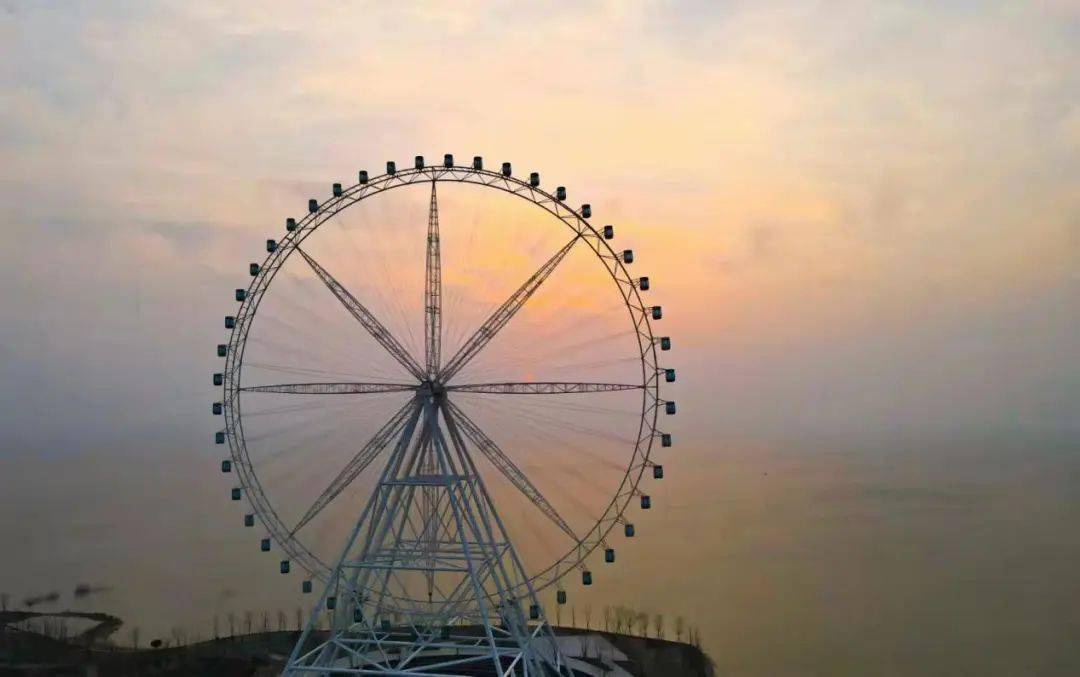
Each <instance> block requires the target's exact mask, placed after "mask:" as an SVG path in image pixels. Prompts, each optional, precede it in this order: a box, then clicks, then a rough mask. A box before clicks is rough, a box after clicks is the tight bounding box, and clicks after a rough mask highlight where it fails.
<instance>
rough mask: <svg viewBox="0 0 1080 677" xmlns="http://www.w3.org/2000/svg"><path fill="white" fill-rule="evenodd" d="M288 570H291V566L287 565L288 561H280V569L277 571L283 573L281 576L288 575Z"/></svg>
mask: <svg viewBox="0 0 1080 677" xmlns="http://www.w3.org/2000/svg"><path fill="white" fill-rule="evenodd" d="M290 568H291V566H290V565H289V560H287V559H283V560H281V567H280V569H279V570H280V571H281V573H283V574H287V573H289V569H290Z"/></svg>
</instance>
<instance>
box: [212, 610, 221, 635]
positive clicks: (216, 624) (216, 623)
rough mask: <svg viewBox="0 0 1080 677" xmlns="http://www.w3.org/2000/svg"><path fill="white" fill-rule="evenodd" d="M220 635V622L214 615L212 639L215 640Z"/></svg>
mask: <svg viewBox="0 0 1080 677" xmlns="http://www.w3.org/2000/svg"><path fill="white" fill-rule="evenodd" d="M220 635H221V621H220V619H218V615H217V614H214V639H217V638H218V637H219V636H220Z"/></svg>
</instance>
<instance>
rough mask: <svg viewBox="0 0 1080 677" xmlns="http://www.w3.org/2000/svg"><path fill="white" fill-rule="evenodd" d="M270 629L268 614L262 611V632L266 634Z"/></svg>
mask: <svg viewBox="0 0 1080 677" xmlns="http://www.w3.org/2000/svg"><path fill="white" fill-rule="evenodd" d="M269 629H270V612H269V611H264V612H263V616H262V631H263V632H266V631H267V630H269Z"/></svg>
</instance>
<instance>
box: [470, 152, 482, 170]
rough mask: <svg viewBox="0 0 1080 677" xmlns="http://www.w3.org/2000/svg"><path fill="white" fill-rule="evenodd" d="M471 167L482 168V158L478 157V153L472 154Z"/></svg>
mask: <svg viewBox="0 0 1080 677" xmlns="http://www.w3.org/2000/svg"><path fill="white" fill-rule="evenodd" d="M472 168H473V169H476V170H481V169H483V168H484V158H482V157H480V156H479V155H474V156H473V159H472Z"/></svg>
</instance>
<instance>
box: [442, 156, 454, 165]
mask: <svg viewBox="0 0 1080 677" xmlns="http://www.w3.org/2000/svg"><path fill="white" fill-rule="evenodd" d="M442 166H443V167H453V166H454V156H453V155H451V154H450V153H446V154H445V155H443V156H442Z"/></svg>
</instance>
